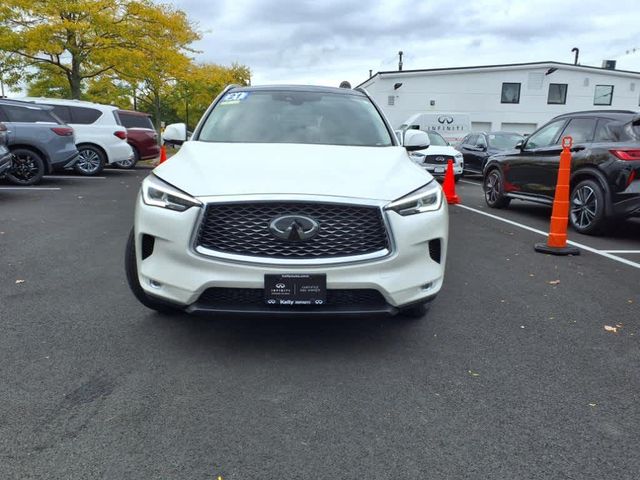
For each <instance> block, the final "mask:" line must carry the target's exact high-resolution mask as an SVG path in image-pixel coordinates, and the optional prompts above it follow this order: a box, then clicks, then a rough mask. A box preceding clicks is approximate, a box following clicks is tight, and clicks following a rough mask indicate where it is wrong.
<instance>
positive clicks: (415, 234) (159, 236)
mask: <svg viewBox="0 0 640 480" xmlns="http://www.w3.org/2000/svg"><path fill="white" fill-rule="evenodd" d="M280 199H281V200H282V199H283V198H282V196H281V198H280ZM287 199H290V198H287ZM306 199H307V200H315V201H334V202H335V201H342V202H344V199H322V198H318V197H313V198H311V197H306ZM249 200H253V201H256V199H255V198H254V199H249ZM296 200H300V198H297V199H296ZM380 206H382V205H380ZM201 214H202V209H200V208H195V207H192V208H190V209H188V210H186V211H184V212H175V211H171V210H167V209H163V208H160V207H153V206H148V205H146V204H144V202H143V201H142V198H141V196H139V197H138V201H137V205H136V213H135V228H134V233H135V244H136V258H137V267H138V279H139V282H140V285H141V286H142V288H143V290H144V291H145V293H147V294H148V295H150V296H153V297H155V298H158V299H161V300H163V301H165V302H169V303H171V304H173V305H178V306H181V307H184V308H185V309H186V310H187V311H189V312H198V311H205V312H208V311H226V312H234V311H236V312H249V313H253V312H255V313H258V312H259V313H265V312H271V313H278V314H280V313H294V312H295V313H300V312H306V313H310V312H314V313H327V314H335V313H364V312H369V313H391V314H393V313H396V312H397V311H398V308H401V307H405V306H408V305H412V304H415V303H420V302H427V301H430V300H432V299H433V298H434V297H435V295H436V294H437V293H438V292H439V290H440V288H441V287H442V281H443V277H444V269H445V259H446V252H447V240H448V212H447V206H446V202H443V205H442V207H441V208H440V209H439V210H437V211H435V212H428V213H421V214H417V215H411V216H406V217H402V216H400V215H398V214H396V213H395V212H385V215H386V221H387V225H388V227H389V229H390V232H391V236H392V244H393V247H392V251H391V252H390V253H389V254H388V255H387V256H385V257H382V258H378V259H375V260H368V261H361V262H353V263H332V264H325V265H318V264H304V265H301V264H296V263H288V264H287V265H281V264H277V261H275V260H273V259H260V258H247V261H237V260H230V259H222V258H218V257H214V256H208V255H204V254H201V253H198V252H196V251H195V249H194V248H193V246H194V238H195V235H196V232H197V228H198V225H199V222H200V219H201ZM144 235H149V236H151V237H153V250H152V253H151V254H150V255H149V251H148V250H147V251H146V252H145V255H144V256H145V257H146V258H144V259H143V251H142V245H143V236H144ZM148 238H149V237H146V239H147V240H148ZM430 241H438V244H437V245H439V248H440V251H439V257H440V258H439V262H438V261H436V260H434V258H433V255H432V254H430V248H429V247H430ZM432 245H433V243H432ZM284 273H307V274H326V278H327V291H328V293H329V292H332V291H333V292H334V293H337V294H339V293H342V292H344V291H346V290H368V291H375V292H378V293H379V295H380V298H381V299H383V302H382V301H381V302H376V303H375V304H373V305H355V304H354V305H352V306H349V305H344V302H342V304H341V305H331V304H330V302H328V303H327V305H323V306H315V305H314V306H308V307H298V308H296V309H291V308H287V307H273V306H269V307H267V306H266V305H261V304H259V302H255V301H254V302H248V301H245V300H242V299H241V300H239V301H238V302H237V303H236V304H233V303H227V304H224V305H220V304H218V305H217V306H214V307H212V306H211V302H207V301H205V300H206V298H205V297H207V296H209V295H210V293H211V290H209V289H214V291H215V289H238V290H243V291H248V290H252V291H253V295H258V296H260V291H261V290H262V289H264V275H265V274H284ZM336 291H341V292H336ZM205 292H206V294H205ZM250 293H251V292H250ZM283 308H286V310H284V309H283Z"/></svg>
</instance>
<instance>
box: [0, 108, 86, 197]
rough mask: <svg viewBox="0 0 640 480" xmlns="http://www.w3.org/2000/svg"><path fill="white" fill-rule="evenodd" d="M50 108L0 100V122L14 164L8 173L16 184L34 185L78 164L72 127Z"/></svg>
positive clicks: (11, 180)
mask: <svg viewBox="0 0 640 480" xmlns="http://www.w3.org/2000/svg"><path fill="white" fill-rule="evenodd" d="M51 110H52V109H51V107H46V106H41V105H34V104H32V103H25V102H20V101H15V100H0V122H2V123H3V124H4V125H5V126H6V128H7V130H6V136H7V146H8V147H9V150H10V151H11V153H12V154H13V165H12V167H11V168H10V169H9V170H8V171H7V172H6V173H5V174H6V177H7V179H8V180H9V181H10V182H12V183H14V184H16V185H34V184H36V183H38V182H39V181H40V180H41V179H42V176H43V175H45V174H46V173H52V172H53V171H55V170H62V169H65V168H71V167H73V166H74V165H75V164H76V162H77V161H78V158H79V157H78V149H77V148H76V145H75V142H74V135H73V128H71V127H69V126H68V125H65V124H64V123H63V122H62V121H61V120H60V119H59V118H58V117H56V116H55V115H54V114H53V113H52V111H51Z"/></svg>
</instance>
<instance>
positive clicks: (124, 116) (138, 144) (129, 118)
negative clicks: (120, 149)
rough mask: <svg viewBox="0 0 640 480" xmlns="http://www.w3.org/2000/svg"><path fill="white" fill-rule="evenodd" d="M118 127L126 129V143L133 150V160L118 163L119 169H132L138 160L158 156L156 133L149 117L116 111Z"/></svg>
mask: <svg viewBox="0 0 640 480" xmlns="http://www.w3.org/2000/svg"><path fill="white" fill-rule="evenodd" d="M117 115H118V120H119V121H120V125H122V126H123V127H125V128H126V129H127V141H128V142H129V145H131V148H132V149H133V159H131V160H125V161H122V162H118V163H117V165H118V166H119V167H121V168H133V167H135V166H136V163H137V162H138V161H139V160H147V159H149V158H156V157H157V156H158V155H160V146H159V145H158V133H157V132H156V130H155V128H153V122H152V121H151V115H149V114H148V113H144V112H135V111H133V110H118V112H117Z"/></svg>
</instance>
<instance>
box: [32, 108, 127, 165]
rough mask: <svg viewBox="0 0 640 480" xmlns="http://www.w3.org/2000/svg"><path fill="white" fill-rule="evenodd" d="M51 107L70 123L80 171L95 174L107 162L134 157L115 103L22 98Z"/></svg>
mask: <svg viewBox="0 0 640 480" xmlns="http://www.w3.org/2000/svg"><path fill="white" fill-rule="evenodd" d="M21 100H25V101H30V102H34V103H38V104H42V105H50V106H52V107H53V113H54V114H56V116H58V117H59V118H60V119H61V120H62V121H63V122H65V123H66V124H68V125H69V126H71V127H73V130H74V132H75V139H76V146H77V147H78V152H79V154H80V158H79V160H78V162H77V163H76V164H75V166H74V168H75V170H76V172H78V173H79V174H81V175H97V174H99V173H100V172H101V171H102V169H103V168H104V166H105V165H106V164H110V165H112V164H116V165H117V164H118V163H120V162H123V163H126V162H127V161H130V160H131V159H132V158H133V150H132V149H131V146H130V145H129V144H128V143H127V129H126V128H124V127H123V126H122V125H120V123H119V121H118V117H117V115H116V114H115V112H117V111H118V107H114V106H111V105H102V104H100V103H92V102H83V101H81V100H62V99H57V98H30V97H27V98H24V99H21Z"/></svg>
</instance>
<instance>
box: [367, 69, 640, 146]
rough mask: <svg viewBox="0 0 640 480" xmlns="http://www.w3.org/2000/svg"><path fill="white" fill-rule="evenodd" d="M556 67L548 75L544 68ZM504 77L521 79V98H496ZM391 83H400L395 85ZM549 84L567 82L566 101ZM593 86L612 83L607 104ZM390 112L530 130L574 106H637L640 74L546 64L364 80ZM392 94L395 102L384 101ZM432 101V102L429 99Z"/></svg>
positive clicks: (394, 116)
mask: <svg viewBox="0 0 640 480" xmlns="http://www.w3.org/2000/svg"><path fill="white" fill-rule="evenodd" d="M550 67H555V68H557V70H556V71H555V72H553V73H551V74H550V75H545V72H546V71H547V70H548V69H549V68H550ZM503 82H515V83H520V84H521V87H520V103H518V104H503V103H500V97H501V92H502V83H503ZM395 83H402V86H401V87H400V88H398V89H397V90H394V84H395ZM550 83H566V84H568V87H567V103H566V104H565V105H549V104H547V95H548V92H549V84H550ZM596 85H613V86H614V91H613V102H612V104H611V106H594V105H593V98H594V89H595V86H596ZM362 86H363V87H364V88H366V89H367V91H368V92H369V93H370V94H371V95H372V97H373V98H374V99H375V100H376V102H377V103H378V104H379V105H380V106H381V108H382V109H383V110H384V112H385V113H386V115H387V116H388V117H389V120H390V121H391V124H392V125H393V126H394V127H397V126H399V125H400V124H401V123H403V121H404V120H406V119H407V118H408V117H409V116H411V115H413V114H415V113H421V112H429V111H432V112H443V113H446V112H460V113H469V114H470V116H471V122H472V123H473V124H484V125H486V124H490V125H491V129H492V130H501V129H502V127H503V124H506V125H507V126H509V128H510V129H513V130H516V131H519V132H520V133H531V131H532V129H533V128H532V127H538V126H540V125H542V124H544V123H546V122H547V121H549V120H550V119H551V118H552V117H554V116H555V115H560V114H562V113H567V112H572V111H576V110H593V109H625V110H634V111H637V110H639V108H638V105H639V99H640V74H628V73H627V74H625V73H624V72H615V71H611V72H609V71H602V70H599V69H598V70H588V69H585V68H580V67H577V68H576V67H558V66H557V65H553V64H550V65H545V66H541V67H538V66H534V67H526V68H522V67H515V68H514V67H501V68H496V69H481V70H457V71H444V72H442V71H441V72H422V73H412V72H403V73H401V74H397V73H391V74H379V75H378V76H374V77H373V78H372V79H370V80H368V81H367V82H365V83H364V84H363V85H362ZM390 95H393V96H394V97H395V98H394V105H393V106H390V105H388V96H390ZM432 100H433V101H434V102H435V105H433V106H432V105H430V102H431V101H432Z"/></svg>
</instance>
